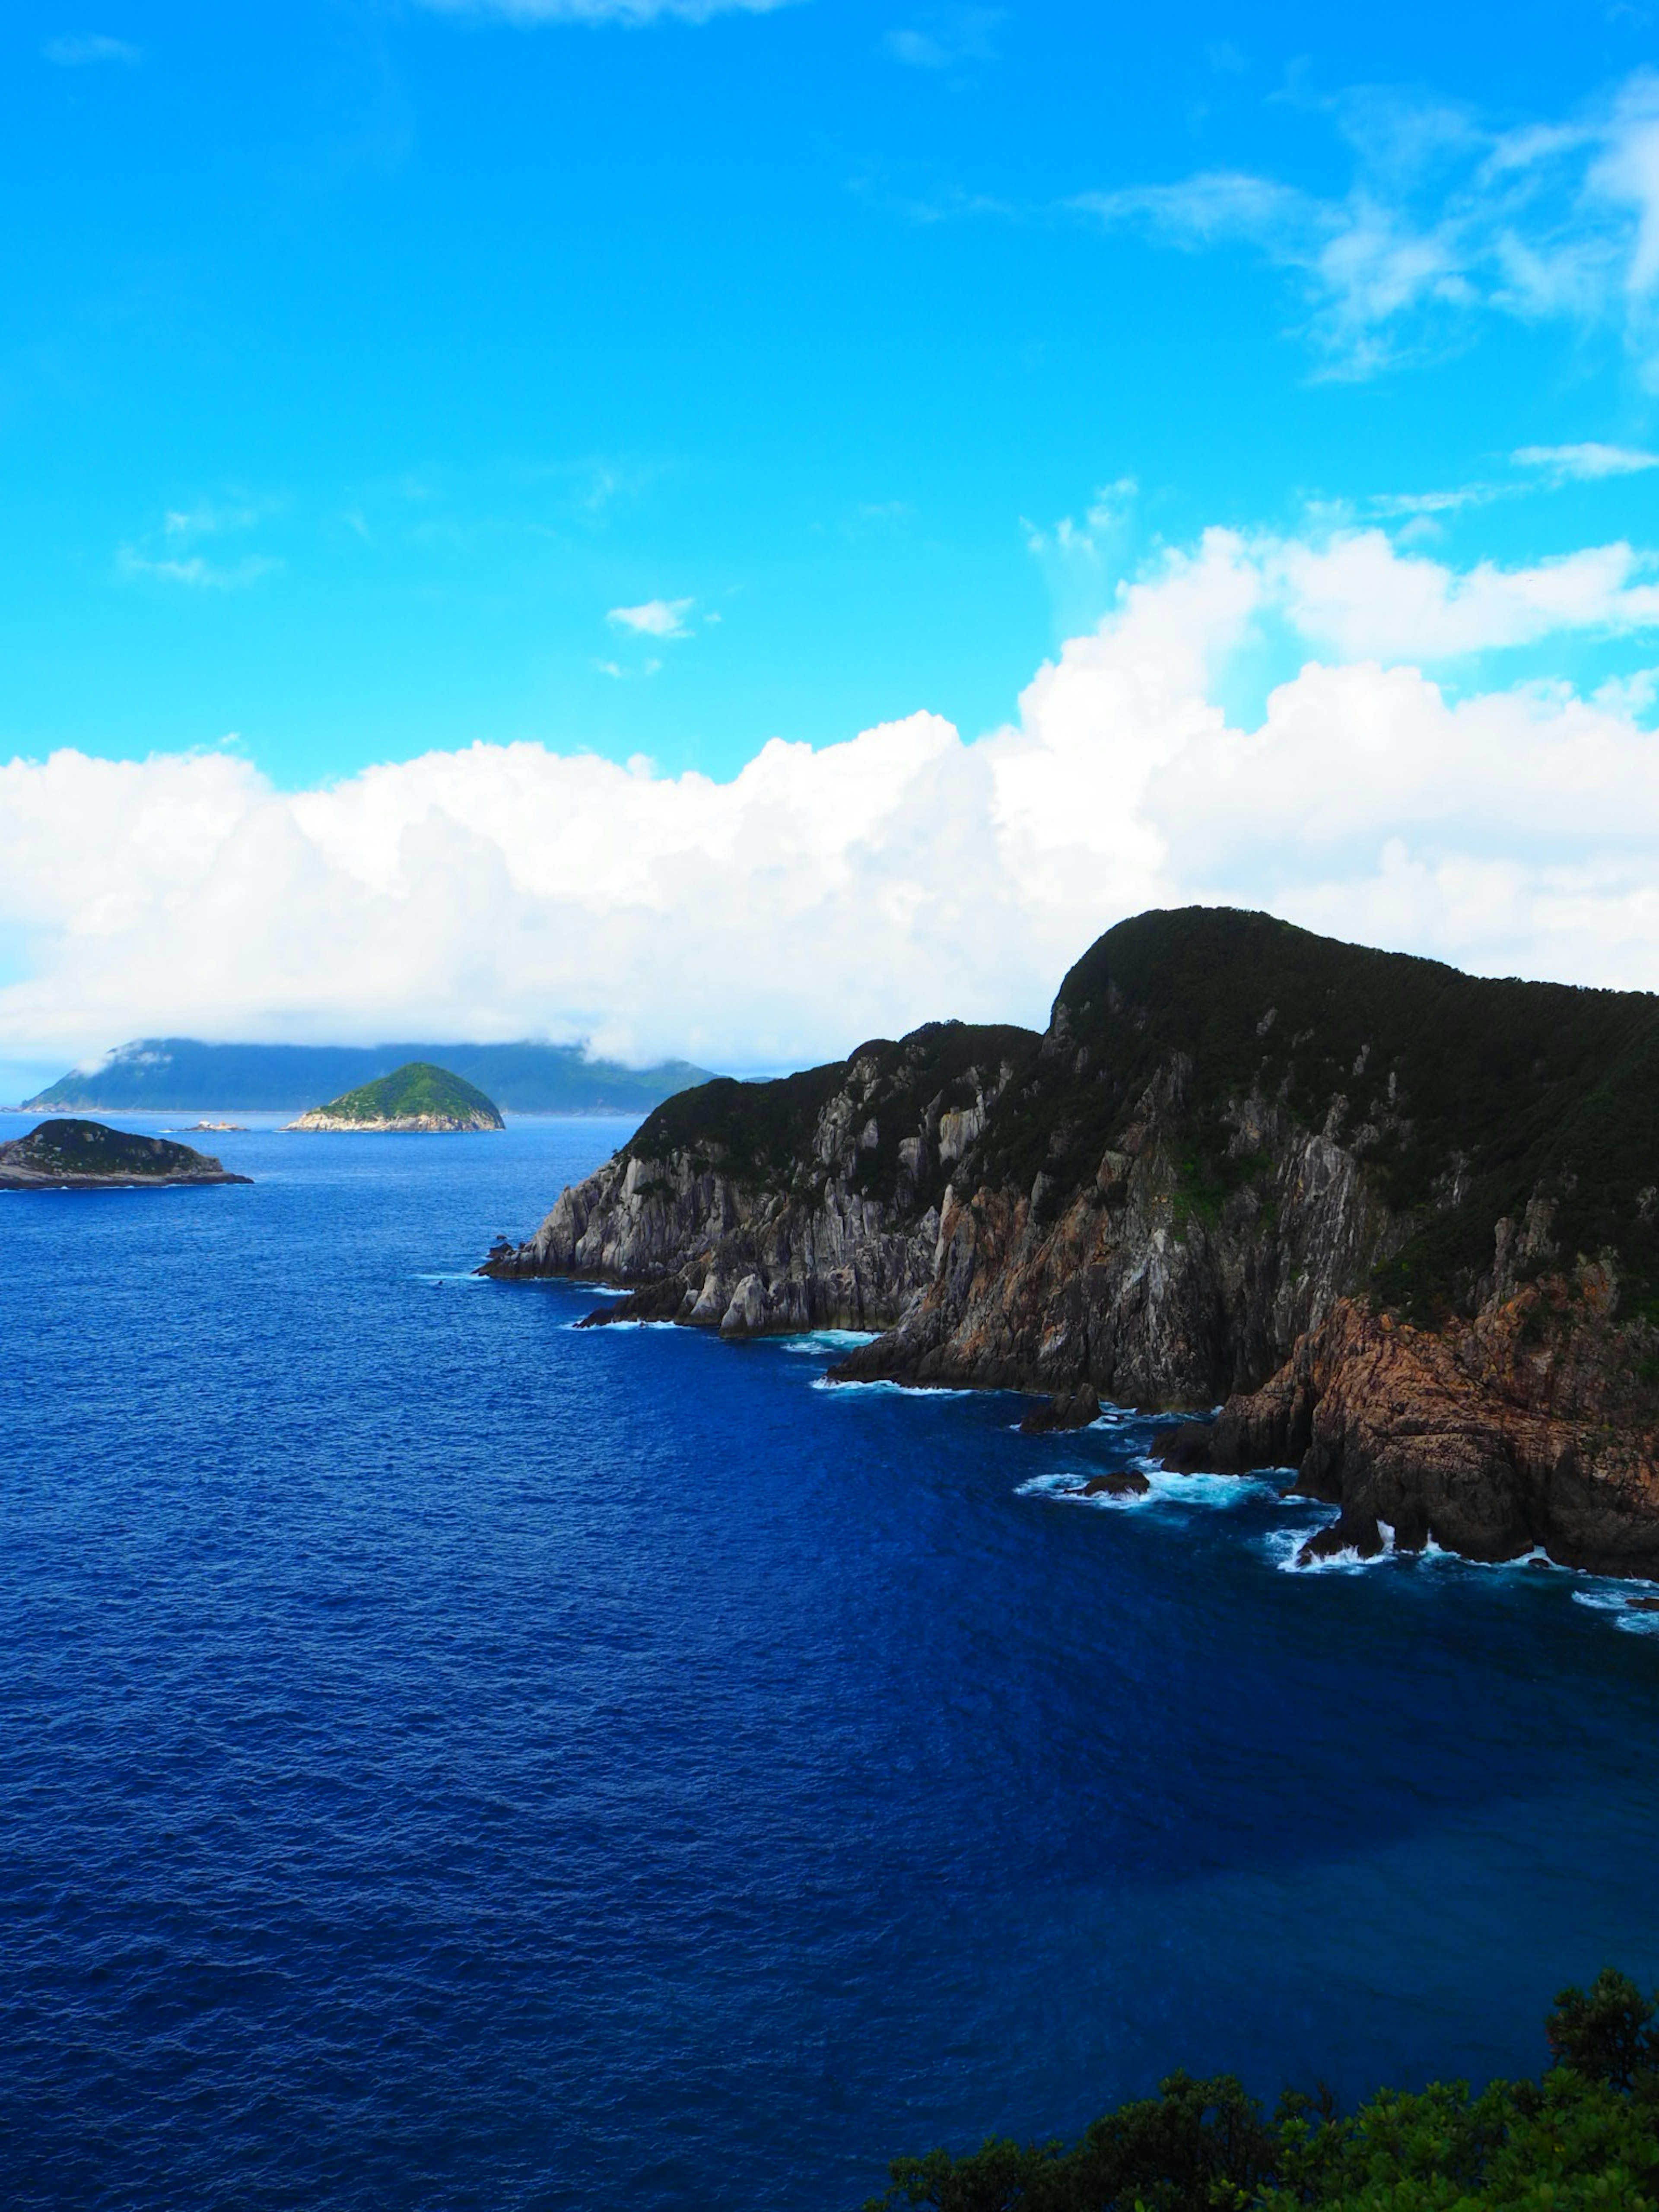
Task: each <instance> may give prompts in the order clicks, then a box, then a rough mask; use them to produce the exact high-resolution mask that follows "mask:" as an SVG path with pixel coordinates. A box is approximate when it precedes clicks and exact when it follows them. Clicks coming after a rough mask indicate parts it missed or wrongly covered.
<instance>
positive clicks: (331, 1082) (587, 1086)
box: [23, 1037, 710, 1114]
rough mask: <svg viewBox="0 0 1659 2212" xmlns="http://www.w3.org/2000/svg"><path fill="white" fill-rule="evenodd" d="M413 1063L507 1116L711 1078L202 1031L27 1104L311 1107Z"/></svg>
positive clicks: (524, 1050)
mask: <svg viewBox="0 0 1659 2212" xmlns="http://www.w3.org/2000/svg"><path fill="white" fill-rule="evenodd" d="M411 1060H421V1061H427V1062H430V1063H433V1064H435V1065H437V1066H442V1067H447V1068H449V1069H451V1070H453V1073H455V1074H457V1075H459V1077H461V1079H463V1080H464V1081H465V1082H468V1083H471V1084H473V1085H476V1086H477V1088H478V1089H479V1090H481V1091H484V1092H486V1093H487V1094H488V1096H489V1097H491V1098H492V1099H494V1100H495V1103H497V1104H498V1105H500V1106H502V1107H505V1108H506V1109H507V1111H508V1112H509V1113H519V1114H538V1113H541V1114H547V1113H564V1114H629V1113H636V1114H647V1113H649V1112H650V1111H651V1109H653V1107H655V1106H657V1105H659V1104H660V1103H661V1102H662V1101H663V1099H665V1098H666V1097H671V1096H672V1095H673V1093H674V1092H675V1091H679V1090H684V1089H685V1088H687V1087H688V1086H689V1085H694V1084H699V1083H706V1082H708V1080H709V1079H710V1076H709V1071H708V1069H707V1068H702V1067H696V1066H693V1065H692V1063H691V1062H690V1061H689V1060H663V1061H659V1062H658V1063H656V1064H655V1065H654V1066H647V1067H640V1068H630V1067H624V1066H622V1065H621V1064H620V1063H619V1062H617V1061H614V1060H589V1059H587V1058H586V1057H585V1055H584V1054H583V1051H582V1048H581V1047H580V1046H578V1045H555V1044H542V1043H538V1042H535V1041H534V1040H530V1039H526V1040H521V1041H520V1042H517V1043H513V1044H499V1045H481V1044H447V1045H446V1044H419V1043H416V1044H396V1043H393V1044H381V1045H291V1044H234V1043H233V1044H212V1043H207V1042H204V1041H203V1040H201V1039H200V1038H196V1037H138V1038H134V1039H133V1040H132V1041H131V1042H129V1043H127V1044H125V1045H121V1046H118V1048H116V1050H115V1051H114V1052H113V1053H112V1054H110V1055H109V1056H108V1057H107V1058H106V1060H105V1061H104V1062H103V1064H102V1065H101V1066H99V1067H96V1068H93V1069H90V1070H81V1069H75V1068H71V1069H70V1071H69V1072H68V1073H67V1074H64V1075H63V1076H60V1077H59V1078H58V1081H57V1082H56V1083H52V1084H49V1085H47V1087H46V1089H45V1090H44V1091H39V1092H37V1093H36V1095H35V1096H34V1097H33V1098H30V1099H27V1100H26V1101H25V1102H24V1106H23V1111H25V1112H26V1113H35V1112H40V1111H43V1110H46V1109H52V1108H67V1107H75V1108H78V1109H91V1110H93V1111H103V1112H108V1113H116V1112H125V1113H131V1112H134V1111H141V1112H142V1111H149V1112H155V1113H180V1112H185V1113H187V1112H190V1111H191V1110H192V1109H197V1108H204V1107H219V1108H234V1109H237V1110H239V1111H243V1112H248V1111H258V1110H260V1109H269V1110H270V1111H273V1112H277V1113H283V1112H302V1111H304V1110H305V1109H307V1108H309V1107H311V1106H313V1105H314V1104H315V1103H316V1102H317V1100H318V1099H319V1098H333V1097H337V1096H339V1095H341V1094H342V1093H343V1092H345V1091H352V1090H356V1089H357V1088H358V1087H359V1086H360V1085H362V1084H365V1083H372V1082H375V1081H378V1080H379V1079H380V1077H382V1076H386V1075H390V1074H392V1073H393V1072H394V1071H395V1070H396V1069H397V1068H398V1067H400V1066H405V1065H406V1064H408V1063H409V1062H410V1061H411Z"/></svg>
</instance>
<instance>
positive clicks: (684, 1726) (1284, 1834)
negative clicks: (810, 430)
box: [0, 1116, 1659, 2212]
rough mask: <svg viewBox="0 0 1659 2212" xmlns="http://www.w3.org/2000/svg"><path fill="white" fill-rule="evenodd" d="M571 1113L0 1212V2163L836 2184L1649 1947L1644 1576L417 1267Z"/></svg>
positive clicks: (1533, 2050) (176, 2172)
mask: <svg viewBox="0 0 1659 2212" xmlns="http://www.w3.org/2000/svg"><path fill="white" fill-rule="evenodd" d="M109 1118H111V1119H113V1120H117V1121H119V1120H120V1117H118V1116H112V1117H109ZM193 1118H194V1116H178V1117H174V1119H175V1121H185V1120H187V1119H193ZM233 1118H234V1117H233ZM32 1121H33V1117H30V1118H29V1119H28V1120H23V1119H20V1118H18V1117H15V1116H14V1117H0V1137H3V1136H10V1135H14V1134H16V1133H19V1132H20V1131H21V1130H22V1129H24V1128H26V1127H29V1126H31V1125H32ZM125 1126H129V1127H143V1128H146V1129H150V1130H154V1129H155V1128H156V1127H161V1126H167V1123H166V1122H165V1121H157V1120H155V1119H149V1118H147V1119H144V1120H142V1121H139V1120H133V1121H129V1122H126V1123H125ZM626 1133H627V1127H626V1125H624V1124H621V1123H616V1122H603V1121H517V1122H515V1123H513V1125H512V1126H511V1127H509V1129H508V1131H507V1134H506V1135H505V1136H504V1137H500V1138H469V1139H410V1138H395V1137H356V1138H332V1137H296V1136H288V1135H283V1134H281V1133H278V1132H276V1130H275V1129H274V1128H272V1127H261V1128H258V1129H255V1130H252V1131H251V1132H250V1133H247V1134H245V1135H226V1136H223V1137H216V1138H213V1139H208V1138H201V1139H197V1140H196V1141H197V1142H198V1143H200V1144H202V1145H204V1146H205V1147H206V1148H207V1149H210V1150H216V1151H218V1152H220V1154H221V1155H222V1158H224V1159H225V1161H226V1163H227V1164H228V1165H229V1166H232V1167H234V1168H237V1169H240V1170H243V1171H245V1172H246V1173H248V1174H251V1175H252V1176H254V1177H255V1178H256V1181H255V1182H254V1183H253V1184H252V1187H250V1188H229V1189H214V1190H182V1191H171V1192H112V1193H101V1192H100V1193H97V1194H26V1195H21V1196H20V1195H0V1263H3V1264H0V1347H3V1351H0V1531H3V1548H0V2161H3V2172H4V2189H3V2194H4V2197H5V2200H6V2202H7V2203H9V2204H11V2205H42V2206H46V2205H50V2206H88V2207H92V2206H99V2207H102V2206H108V2207H112V2208H114V2207H122V2208H125V2207H156V2208H161V2207H167V2208H169V2212H186V2208H197V2207H206V2206H215V2207H219V2206H223V2207H231V2206H235V2207H238V2208H256V2207H263V2206H277V2205H281V2206H307V2207H310V2206H352V2207H363V2208H370V2207H373V2208H377V2209H378V2208H390V2207H403V2206H411V2207H413V2206H419V2207H428V2206H429V2207H479V2208H485V2207H488V2208H491V2212H496V2209H497V2208H506V2207H516V2206H537V2207H542V2206H545V2207H566V2206H569V2207H594V2208H599V2207H612V2206H623V2205H625V2206H628V2207H629V2208H630V2212H652V2209H653V2208H659V2207H661V2208H669V2207H676V2208H689V2212H702V2208H710V2209H711V2212H712V2208H716V2207H720V2208H724V2207H732V2208H736V2207H744V2208H750V2207H756V2208H758V2207H763V2206H764V2207H766V2208H768V2212H793V2208H800V2212H809V2208H811V2212H820V2208H822V2212H842V2208H846V2207H849V2206H853V2205H854V2204H856V2203H858V2202H859V2201H860V2199H861V2198H862V2197H864V2196H865V2195H866V2194H867V2193H869V2192H870V2191H872V2190H874V2189H876V2188H877V2187H878V2186H879V2185H881V2183H882V2181H883V2179H884V2166H885V2161H886V2160H887V2159H888V2158H889V2157H890V2155H891V2154H894V2153H896V2152H899V2151H904V2150H913V2149H922V2148H927V2147H929V2146H930V2145H932V2144H933V2143H935V2142H949V2143H951V2144H953V2145H966V2144H969V2143H970V2142H975V2141H976V2140H977V2139H978V2138H979V2137H980V2136H982V2135H983V2134H984V2133H986V2132H987V2131H989V2130H1006V2131H1010V2132H1013V2133H1017V2134H1019V2135H1022V2136H1029V2135H1038V2136H1042V2135H1047V2134H1048V2133H1050V2132H1062V2133H1069V2132H1072V2131H1074V2130H1078V2129H1079V2128H1080V2127H1081V2126H1082V2125H1083V2124H1085V2122H1086V2121H1088V2120H1089V2119H1090V2118H1091V2117H1092V2116H1093V2115H1094V2114H1095V2113H1096V2112H1098V2111H1099V2110H1101V2109H1102V2108H1103V2106H1106V2105H1107V2104H1109V2103H1111V2102H1114V2101H1115V2100H1120V2099H1121V2098H1123V2097H1125V2096H1127V2095H1130V2094H1133V2093H1139V2092H1143V2091H1146V2090H1147V2089H1149V2088H1150V2087H1152V2085H1153V2084H1154V2083H1155V2082H1156V2081H1157V2080H1158V2077H1159V2076H1160V2075H1163V2074H1164V2073H1165V2072H1167V2071H1169V2070H1170V2069H1172V2068H1174V2067H1176V2066H1177V2065H1185V2066H1187V2067H1188V2068H1193V2069H1218V2068H1222V2067H1231V2068H1234V2069H1237V2070H1238V2071H1240V2072H1242V2073H1243V2075H1244V2076H1245V2077H1246V2079H1247V2081H1249V2083H1250V2085H1251V2086H1252V2087H1255V2088H1256V2089H1258V2090H1260V2091H1261V2092H1262V2093H1264V2094H1266V2095H1267V2096H1269V2097H1271V2096H1272V2095H1273V2094H1274V2093H1276V2092H1277V2091H1278V2089H1279V2087H1280V2086H1281V2085H1282V2084H1283V2083H1284V2082H1285V2081H1292V2082H1296V2083H1298V2084H1302V2085H1304V2086H1309V2087H1311V2086H1312V2085H1313V2084H1315V2083H1316V2081H1321V2080H1323V2081H1328V2082H1329V2083H1331V2084H1332V2085H1334V2087H1336V2088H1337V2089H1338V2090H1339V2091H1340V2093H1342V2094H1343V2096H1344V2097H1345V2098H1352V2097H1354V2096H1356V2095H1358V2094H1359V2093H1363V2092H1364V2091H1365V2090H1366V2089H1367V2088H1369V2087H1371V2086H1372V2085H1373V2084H1374V2083H1376V2081H1379V2080H1382V2079H1384V2078H1391V2079H1395V2080H1398V2081H1423V2080H1425V2079H1426V2078H1429V2077H1431V2076H1432V2075H1448V2074H1454V2075H1458V2074H1461V2075H1468V2076H1473V2077H1476V2078H1480V2077H1484V2076H1486V2075H1490V2074H1492V2073H1494V2072H1499V2071H1504V2070H1511V2069H1522V2068H1526V2069H1535V2068H1536V2067H1537V2066H1539V2065H1540V2064H1541V2063H1542V2062H1543V2060H1544V2057H1545V2051H1544V2045H1543V2039H1542V2034H1541V2020H1542V2015H1543V2014H1544V2012H1545V2010H1546V2008H1547V2004H1548V2002H1549V1999H1550V1997H1551V1996H1552V1994H1553V1991H1554V1990H1556V1988H1557V1987H1558V1986H1559V1985H1560V1984H1562V1983H1563V1982H1565V1981H1567V1980H1569V1979H1583V1978H1587V1977H1588V1976H1589V1975H1591V1974H1593V1973H1594V1972H1595V1970H1596V1968H1597V1967H1598V1966H1601V1964H1603V1963H1604V1962H1606V1961H1616V1962H1618V1963H1619V1964H1620V1965H1622V1966H1625V1967H1626V1968H1627V1969H1628V1970H1629V1971H1631V1972H1633V1973H1635V1974H1636V1975H1637V1976H1638V1978H1644V1979H1647V1980H1651V1979H1653V1978H1655V1977H1656V1975H1659V1914H1656V1903H1655V1899H1656V1889H1655V1884H1654V1880H1653V1872H1652V1868H1653V1851H1654V1846H1655V1840H1656V1837H1659V1760H1656V1757H1655V1750H1656V1743H1659V1638H1655V1637H1654V1636H1651V1635H1649V1634H1644V1633H1641V1632H1634V1633H1627V1632H1624V1631H1625V1630H1626V1629H1637V1630H1638V1631H1639V1629H1640V1628H1641V1627H1642V1626H1645V1625H1646V1624H1647V1623H1648V1622H1650V1621H1651V1620H1654V1619H1655V1618H1656V1616H1653V1615H1643V1614H1640V1613H1623V1614H1622V1615H1621V1613H1620V1610H1619V1603H1618V1599H1617V1595H1616V1593H1614V1592H1612V1591H1610V1590H1609V1589H1607V1587H1606V1586H1604V1585H1601V1584H1597V1583H1593V1582H1590V1581H1589V1580H1588V1579H1587V1578H1585V1577H1577V1576H1571V1575H1565V1574H1560V1573H1557V1572H1554V1571H1538V1570H1535V1569H1528V1568H1525V1567H1517V1568H1512V1569H1508V1570H1504V1571H1492V1570H1481V1569H1476V1568H1471V1567H1466V1566H1463V1565H1460V1564H1458V1563H1456V1562H1455V1561H1451V1560H1448V1559H1429V1560H1425V1561H1423V1562H1420V1563H1418V1564H1415V1565H1411V1564H1407V1563H1404V1562H1398V1563H1395V1562H1389V1563H1384V1564H1383V1565H1379V1566H1376V1567H1375V1568H1371V1569H1367V1570H1364V1571H1328V1572H1322V1573H1312V1574H1310V1573H1294V1572H1289V1571H1285V1557H1286V1552H1287V1549H1288V1547H1291V1545H1293V1544H1294V1542H1295V1541H1297V1536H1298V1535H1299V1534H1301V1533H1304V1532H1305V1530H1306V1529H1307V1528H1309V1527H1310V1525H1312V1521H1311V1519H1310V1516H1314V1517H1316V1515H1317V1509H1311V1508H1310V1507H1307V1506H1305V1505H1292V1504H1285V1503H1283V1502H1281V1501H1280V1500H1279V1498H1277V1496H1276V1495H1275V1494H1274V1492H1273V1490H1272V1488H1271V1487H1270V1486H1263V1485H1240V1484H1233V1483H1225V1482H1221V1481H1217V1480H1208V1481H1206V1480H1198V1481H1195V1482H1187V1483H1182V1482H1181V1481H1179V1480H1176V1479H1174V1478H1170V1479H1167V1480H1164V1481H1163V1482H1161V1483H1159V1484H1158V1486H1156V1489H1155V1492H1154V1493H1153V1495H1152V1497H1151V1498H1149V1499H1147V1500H1146V1501H1145V1502H1142V1503H1139V1504H1134V1505H1128V1506H1126V1505H1121V1504H1089V1505H1084V1504H1078V1503H1075V1502H1067V1501H1065V1500H1062V1499H1060V1498H1056V1497H1055V1496H1054V1494H1053V1492H1052V1486H1053V1484H1054V1480H1055V1478H1056V1477H1064V1476H1066V1475H1067V1474H1072V1475H1074V1474H1076V1473H1077V1472H1079V1471H1083V1472H1087V1471H1091V1470H1098V1469H1101V1468H1109V1467H1112V1466H1121V1465H1124V1464H1127V1463H1130V1462H1133V1461H1135V1460H1136V1459H1138V1458H1139V1457H1140V1456H1141V1455H1145V1454H1146V1453H1147V1452H1148V1451H1149V1450H1151V1449H1153V1447H1154V1446H1155V1442H1156V1435H1155V1430H1154V1428H1153V1426H1152V1425H1151V1424H1149V1423H1146V1422H1137V1421H1134V1420H1132V1419H1122V1420H1120V1421H1117V1422H1115V1424H1112V1425H1106V1426H1103V1427H1101V1428H1098V1429H1095V1430H1091V1431H1088V1432H1086V1433H1085V1434H1084V1435H1082V1436H1080V1437H1066V1438H1034V1437H1020V1436H1018V1435H1017V1434H1016V1433H1014V1431H1013V1427H1012V1424H1013V1423H1014V1422H1015V1421H1016V1420H1017V1419H1018V1414H1019V1411H1020V1407H1019V1403H1018V1401H1017V1400H1014V1399H1012V1398H1008V1397H1003V1396H988V1395H987V1396H975V1395H932V1394H930V1395H915V1394H908V1395H907V1394H903V1393H900V1392H896V1391H893V1390H888V1389H826V1388H824V1387H823V1385H822V1381H821V1378H822V1376H823V1370H824V1369H825V1367H826V1365H827V1364H828V1362H829V1357H830V1347H829V1346H825V1345H823V1344H815V1343H812V1342H801V1343H779V1342H769V1343H763V1344H760V1345H756V1346H744V1347H733V1346H726V1345H722V1344H720V1343H719V1342H718V1341H715V1340H711V1339H710V1338H709V1337H708V1336H706V1335H703V1334H694V1333H691V1332H688V1331H678V1330H672V1329H666V1328H647V1329H637V1328H628V1329H611V1330H599V1331H587V1332H583V1333H578V1332H576V1331H575V1330H574V1328H573V1326H572V1325H573V1323H574V1322H575V1321H576V1320H577V1319H578V1318H579V1317H580V1316H581V1315H582V1314H584V1313H586V1312H587V1311H589V1310H591V1309H592V1306H593V1305H594V1304H595V1303H596V1299H595V1296H594V1294H593V1293H592V1291H583V1290H580V1289H578V1288H574V1287H571V1286H568V1285H491V1284H486V1283H483V1282H479V1281H477V1280H476V1279H470V1278H469V1275H468V1272H467V1271H468V1270H469V1269H470V1268H471V1267H472V1266H473V1265H474V1264H476V1262H477V1260H478V1259H479V1258H480V1257H481V1256H482V1255H483V1252H484V1251H485V1249H487V1247H488V1245H489V1242H490V1239H491V1237H492V1236H493V1235H494V1234H495V1232H496V1231H507V1232H510V1233H512V1234H513V1235H515V1236H518V1235H522V1234H524V1233H526V1232H527V1231H529V1230H530V1229H531V1228H532V1226H533V1225H534V1224H535V1222H536V1221H537V1220H538V1218H540V1216H541V1215H542V1213H543V1212H545V1211H546V1209H547V1207H548V1206H550V1204H551V1202H552V1200H553V1199H554V1198H555V1197H556V1194H557V1193H558V1190H559V1188H560V1187H561V1186H562V1183H564V1182H566V1181H567V1180H568V1179H569V1178H571V1177H574V1176H577V1175H579V1174H580V1173H583V1172H585V1171H586V1170H587V1169H588V1168H590V1167H591V1166H592V1165H593V1164H596V1163H597V1162H598V1161H599V1159H600V1158H603V1157H604V1156H605V1154H606V1153H608V1152H610V1151H611V1149H612V1148H613V1147H614V1146H615V1145H616V1144H617V1143H618V1142H620V1141H621V1140H622V1139H623V1137H624V1136H625V1135H626ZM1044 1485H1048V1486H1050V1487H1049V1488H1048V1490H1047V1491H1045V1489H1044V1487H1043V1486H1044Z"/></svg>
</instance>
